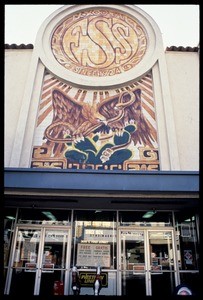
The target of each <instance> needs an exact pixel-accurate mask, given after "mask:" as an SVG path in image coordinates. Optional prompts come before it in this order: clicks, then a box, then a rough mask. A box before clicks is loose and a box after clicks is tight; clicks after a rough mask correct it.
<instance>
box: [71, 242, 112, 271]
mask: <svg viewBox="0 0 203 300" xmlns="http://www.w3.org/2000/svg"><path fill="white" fill-rule="evenodd" d="M110 264H111V261H110V245H103V244H78V251H77V265H78V266H88V267H97V266H98V265H100V266H101V267H106V268H110Z"/></svg>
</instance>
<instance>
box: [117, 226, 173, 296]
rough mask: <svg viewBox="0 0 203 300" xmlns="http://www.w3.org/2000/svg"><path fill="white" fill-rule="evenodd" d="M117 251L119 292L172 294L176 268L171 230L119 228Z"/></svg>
mask: <svg viewBox="0 0 203 300" xmlns="http://www.w3.org/2000/svg"><path fill="white" fill-rule="evenodd" d="M118 253H119V255H118V291H117V293H118V295H127V296H128V295H131V294H133V293H135V291H136V293H138V294H139V295H141V296H142V295H143V296H146V295H147V296H148V295H149V296H150V295H153V296H154V295H157V296H158V295H160V292H162V293H163V295H165V296H168V295H172V294H173V291H174V289H175V286H176V283H177V274H176V270H177V268H176V257H175V251H174V236H173V230H172V229H171V230H166V229H164V230H162V229H157V230H149V229H143V230H141V229H135V228H122V229H119V249H118ZM160 287H164V290H163V289H161V290H160Z"/></svg>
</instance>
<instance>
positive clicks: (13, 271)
mask: <svg viewBox="0 0 203 300" xmlns="http://www.w3.org/2000/svg"><path fill="white" fill-rule="evenodd" d="M70 245H71V236H70V228H67V227H65V228H64V226H61V227H60V226H57V227H56V226H55V227H53V226H48V225H46V226H42V225H33V226H30V225H29V226H25V225H23V226H18V227H17V228H16V232H15V236H14V245H13V253H12V258H11V261H10V268H9V271H8V272H9V276H7V282H6V292H5V294H10V295H15V296H17V295H22V292H23V294H25V295H31V296H32V295H45V296H49V295H63V294H68V290H67V289H68V285H66V284H65V283H67V282H69V266H70V261H69V256H70V255H68V254H69V253H70Z"/></svg>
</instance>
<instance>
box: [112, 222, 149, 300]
mask: <svg viewBox="0 0 203 300" xmlns="http://www.w3.org/2000/svg"><path fill="white" fill-rule="evenodd" d="M119 241H120V249H119V255H118V259H119V262H118V266H119V268H118V281H119V282H118V285H117V286H118V292H117V293H118V295H123V296H126V295H127V296H128V295H129V296H130V295H133V294H134V293H135V290H136V294H138V295H140V296H145V295H146V262H147V256H146V249H145V248H146V243H145V232H144V230H135V229H130V228H128V229H121V230H119Z"/></svg>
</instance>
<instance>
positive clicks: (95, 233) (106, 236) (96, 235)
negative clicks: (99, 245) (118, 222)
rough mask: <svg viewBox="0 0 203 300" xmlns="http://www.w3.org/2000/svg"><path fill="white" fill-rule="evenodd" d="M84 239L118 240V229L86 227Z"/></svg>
mask: <svg viewBox="0 0 203 300" xmlns="http://www.w3.org/2000/svg"><path fill="white" fill-rule="evenodd" d="M84 239H85V240H86V241H95V240H96V241H106V242H112V241H113V240H116V230H113V229H85V232H84Z"/></svg>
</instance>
